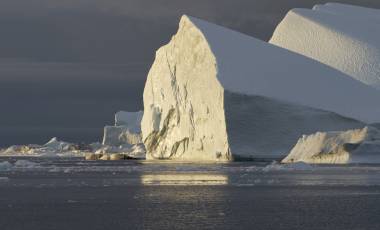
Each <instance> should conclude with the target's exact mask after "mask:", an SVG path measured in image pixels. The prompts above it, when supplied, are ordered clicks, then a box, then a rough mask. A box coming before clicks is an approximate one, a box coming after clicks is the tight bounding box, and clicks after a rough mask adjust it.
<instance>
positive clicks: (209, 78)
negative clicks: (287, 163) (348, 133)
mask: <svg viewBox="0 0 380 230" xmlns="http://www.w3.org/2000/svg"><path fill="white" fill-rule="evenodd" d="M379 99H380V92H379V91H378V90H376V89H374V88H372V87H370V86H367V85H365V84H363V83H361V82H359V81H357V80H355V79H353V78H351V77H349V76H348V75H346V74H343V73H341V72H340V71H337V70H335V69H333V68H331V67H328V66H326V65H324V64H322V63H319V62H317V61H315V60H312V59H309V58H307V57H305V56H303V55H299V54H296V53H293V52H291V51H288V50H286V49H283V48H279V47H277V46H274V45H271V44H268V43H266V42H263V41H260V40H257V39H255V38H252V37H249V36H247V35H244V34H241V33H238V32H235V31H231V30H229V29H226V28H223V27H220V26H217V25H214V24H211V23H208V22H205V21H203V20H200V19H196V18H192V17H188V16H183V17H182V19H181V21H180V24H179V29H178V32H177V34H176V35H174V36H173V37H172V39H171V41H170V42H169V44H167V45H165V46H163V47H161V48H160V49H159V50H158V51H157V52H156V58H155V61H154V63H153V65H152V68H151V70H150V71H149V74H148V78H147V82H146V85H145V89H144V116H143V119H142V123H141V128H142V135H143V140H144V144H145V146H146V148H147V159H175V160H190V161H207V160H211V161H215V160H223V161H224V160H227V161H228V160H231V159H232V157H231V151H232V154H234V155H236V154H242V155H245V154H250V153H252V152H256V150H258V151H263V152H261V153H264V154H265V153H268V152H271V151H272V150H276V151H277V152H276V153H279V152H280V151H289V149H290V147H291V146H290V145H289V142H288V141H289V140H287V138H288V137H287V131H289V130H290V132H291V135H289V136H290V138H289V139H292V138H293V135H294V134H297V135H298V136H299V135H301V134H302V133H313V132H316V131H318V129H317V128H318V125H321V126H322V127H323V128H322V129H325V131H331V130H334V129H333V128H336V129H337V130H344V129H348V128H357V127H358V124H359V123H360V122H358V121H355V120H349V119H347V118H344V117H341V116H339V115H337V114H340V115H343V116H345V117H351V118H354V119H357V120H361V121H364V122H376V121H378V120H379V119H380V116H379V115H380V106H379V105H380V100H379ZM272 104H275V105H276V107H271V105H272ZM287 105H288V106H289V108H290V107H291V108H296V107H297V109H295V112H294V111H293V110H291V109H287ZM257 106H259V107H260V108H265V112H269V117H270V119H267V118H266V117H265V115H268V114H265V113H264V114H260V112H262V111H257V110H255V108H256V107H257ZM278 108H280V109H281V110H277V111H276V109H278ZM313 108H314V109H313ZM322 110H324V111H322ZM326 111H331V112H326ZM293 115H296V116H293ZM240 116H241V117H240ZM263 116H264V117H263ZM276 116H277V117H276ZM295 117H297V118H299V119H295ZM276 118H277V119H276ZM278 118H280V119H278ZM260 119H261V120H262V119H264V120H266V121H267V123H261V124H260V123H259V122H257V121H258V120H260ZM308 119H309V120H308ZM278 120H281V121H282V122H281V123H279V122H278ZM299 120H301V123H302V124H301V123H299V124H297V122H299ZM307 120H308V122H306V121H307ZM251 121H252V122H253V123H254V125H252V122H251ZM303 121H305V122H306V123H305V122H303ZM316 121H322V122H321V124H318V123H317V122H316ZM272 123H276V124H277V125H279V126H277V127H276V126H275V125H274V124H272ZM328 123H329V124H330V126H328V125H327V124H328ZM334 123H335V124H334ZM295 124H297V125H299V126H296V125H295ZM255 125H256V126H255ZM265 125H267V127H265ZM302 125H304V126H302ZM335 125H337V126H339V127H336V126H335ZM238 126H239V127H241V129H239V130H238V129H237V128H236V127H238ZM289 127H291V128H289ZM344 127H345V128H344ZM256 128H263V129H261V130H259V129H256ZM276 128H277V130H276ZM269 129H270V130H269ZM293 130H295V131H293ZM305 130H306V131H305ZM239 132H240V133H239ZM260 132H263V134H266V136H265V135H262V136H261V137H259V138H258V139H260V138H261V141H258V140H256V139H254V138H252V136H249V135H251V134H254V135H255V136H260ZM276 132H277V133H276ZM232 133H233V134H232ZM235 134H236V135H235ZM238 136H239V137H246V138H243V139H247V138H249V137H251V138H250V140H249V141H247V140H246V141H245V142H244V143H243V141H240V143H239V140H237V139H238V138H235V137H238ZM277 137H279V138H282V139H280V140H278V139H276V138H277ZM234 139H235V140H234ZM283 139H286V141H284V140H283ZM262 140H264V141H262ZM295 140H296V138H295V139H294V140H293V141H295ZM233 142H234V143H233ZM263 142H265V143H267V144H266V145H267V146H266V147H263V148H257V149H256V147H260V145H261V144H262V143H263ZM269 142H270V143H274V144H272V145H277V146H276V148H273V147H271V146H268V143H269ZM277 142H280V143H281V144H277ZM293 143H294V142H293ZM241 144H243V145H241ZM236 147H237V148H238V149H239V150H236ZM288 147H289V149H287V148H288ZM234 148H235V150H234ZM240 150H244V153H239V151H240ZM284 153H285V152H284Z"/></svg>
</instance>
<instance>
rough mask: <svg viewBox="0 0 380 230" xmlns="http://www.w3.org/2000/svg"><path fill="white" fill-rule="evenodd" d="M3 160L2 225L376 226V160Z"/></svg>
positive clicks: (379, 204) (379, 173)
mask: <svg viewBox="0 0 380 230" xmlns="http://www.w3.org/2000/svg"><path fill="white" fill-rule="evenodd" d="M5 160H7V161H9V162H10V163H11V164H12V165H13V166H12V167H11V168H8V169H5V168H3V169H2V170H1V168H0V229H1V230H8V229H10V230H17V229H32V230H34V229H35V230H44V229H49V230H50V229H289V230H294V229H305V230H307V229H332V230H340V229H345V230H346V229H349V230H351V229H374V230H377V229H380V166H377V165H374V166H369V165H350V166H308V165H294V166H283V165H279V164H269V163H265V162H240V163H231V164H203V165H202V164H170V163H169V164H156V163H149V162H143V161H116V162H109V161H108V162H99V161H83V160H81V159H73V158H71V159H40V158H29V159H27V160H29V161H31V162H34V163H35V164H33V163H30V162H26V163H25V162H22V164H15V161H16V160H19V158H13V159H12V158H0V162H1V161H5ZM17 165H18V166H17Z"/></svg>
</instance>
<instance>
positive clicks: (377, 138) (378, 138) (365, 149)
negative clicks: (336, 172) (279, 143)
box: [282, 127, 380, 164]
mask: <svg viewBox="0 0 380 230" xmlns="http://www.w3.org/2000/svg"><path fill="white" fill-rule="evenodd" d="M282 162H283V163H293V162H306V163H324V164H346V163H380V131H379V130H378V129H376V128H374V127H365V128H363V129H354V130H348V131H341V132H317V133H315V134H312V135H309V136H307V135H304V136H303V137H302V138H300V139H299V140H298V142H297V144H296V145H295V146H294V148H293V149H292V150H291V151H290V153H289V155H288V156H287V157H286V158H285V159H284V160H283V161H282Z"/></svg>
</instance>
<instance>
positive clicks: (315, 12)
mask: <svg viewBox="0 0 380 230" xmlns="http://www.w3.org/2000/svg"><path fill="white" fill-rule="evenodd" d="M270 43H272V44H275V45H278V46H280V47H283V48H286V49H289V50H292V51H294V52H297V53H300V54H303V55H306V56H307V57H310V58H313V59H315V60H318V61H320V62H322V63H324V64H326V65H329V66H331V67H333V68H336V69H338V70H340V71H342V72H344V73H346V74H348V75H349V76H351V77H353V78H355V79H357V80H359V81H361V82H364V83H365V84H368V85H371V86H373V87H375V88H377V89H380V10H377V9H369V8H364V7H358V6H352V5H345V4H339V3H327V4H325V5H316V6H315V7H314V8H313V9H293V10H291V11H289V13H288V14H287V15H286V16H285V18H284V19H283V20H282V22H281V23H280V24H279V25H278V26H277V28H276V30H275V32H274V34H273V37H272V38H271V40H270Z"/></svg>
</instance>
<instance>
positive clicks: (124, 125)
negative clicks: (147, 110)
mask: <svg viewBox="0 0 380 230" xmlns="http://www.w3.org/2000/svg"><path fill="white" fill-rule="evenodd" d="M142 115H143V112H142V111H138V112H125V111H119V112H117V113H116V114H115V125H114V126H105V127H104V136H103V145H111V146H117V145H122V144H129V145H135V144H139V143H142V140H141V128H140V127H141V126H140V123H141V118H142Z"/></svg>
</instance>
